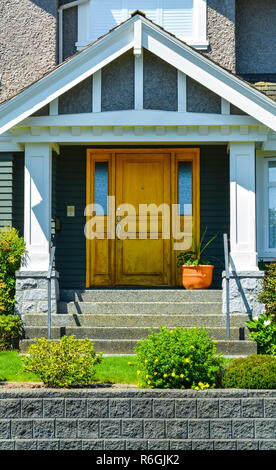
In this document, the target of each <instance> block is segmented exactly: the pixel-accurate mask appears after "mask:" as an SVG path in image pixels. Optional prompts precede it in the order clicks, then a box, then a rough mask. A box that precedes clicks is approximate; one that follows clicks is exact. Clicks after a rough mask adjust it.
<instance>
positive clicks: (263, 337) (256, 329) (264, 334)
mask: <svg viewBox="0 0 276 470" xmlns="http://www.w3.org/2000/svg"><path fill="white" fill-rule="evenodd" d="M245 324H246V325H247V326H248V328H249V330H250V335H249V337H250V339H251V340H252V341H256V343H257V352H258V354H272V355H274V356H275V355H276V323H275V322H273V321H272V317H271V315H267V314H263V315H260V316H259V317H258V318H256V319H254V320H250V321H246V322H245Z"/></svg>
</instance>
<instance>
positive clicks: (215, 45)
mask: <svg viewBox="0 0 276 470" xmlns="http://www.w3.org/2000/svg"><path fill="white" fill-rule="evenodd" d="M247 3H248V2H247ZM207 4H208V10H207V15H208V21H207V34H208V40H209V48H208V51H207V53H205V55H206V56H207V57H209V58H210V59H212V60H214V61H215V62H217V63H218V64H220V65H222V66H223V67H225V68H226V69H228V70H231V71H232V72H234V71H235V68H236V63H235V62H236V60H235V54H236V52H235V0H207Z"/></svg>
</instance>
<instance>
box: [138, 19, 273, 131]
mask: <svg viewBox="0 0 276 470" xmlns="http://www.w3.org/2000/svg"><path fill="white" fill-rule="evenodd" d="M142 22H143V35H142V45H143V47H145V48H146V49H148V50H149V51H150V52H152V53H153V54H155V55H157V56H158V57H159V58H160V59H162V60H164V61H166V62H167V63H169V64H170V65H172V66H173V67H175V68H176V69H178V70H180V71H181V72H183V73H185V74H186V75H188V76H189V77H191V78H193V79H194V80H196V81H197V82H199V83H201V84H202V85H203V86H205V87H206V88H208V89H210V90H211V91H213V92H214V93H216V94H217V95H219V96H221V98H223V99H225V100H227V101H229V102H230V103H232V104H233V105H235V106H237V107H238V108H240V109H241V110H243V111H244V112H246V113H247V114H249V115H250V116H253V117H254V118H255V119H257V120H258V121H260V122H262V123H263V124H265V125H266V126H268V127H269V128H271V129H273V130H275V131H276V103H274V102H273V101H272V100H271V99H269V98H267V97H266V96H265V95H263V94H262V93H260V92H259V91H258V90H256V89H254V88H253V87H252V86H250V85H248V84H247V83H245V82H243V81H242V80H241V79H239V78H238V77H235V76H234V75H233V74H231V73H230V72H228V71H226V70H224V69H223V68H221V67H220V66H218V65H216V64H215V63H213V62H212V61H210V60H209V59H207V58H206V57H204V56H203V55H201V54H200V53H198V52H196V51H194V50H193V49H192V48H190V47H189V46H187V45H185V44H183V43H181V41H179V40H177V39H176V38H174V37H172V36H170V35H169V34H168V33H166V32H165V31H163V30H160V28H158V27H157V26H155V25H153V24H151V23H149V22H148V21H146V20H145V18H143V19H142Z"/></svg>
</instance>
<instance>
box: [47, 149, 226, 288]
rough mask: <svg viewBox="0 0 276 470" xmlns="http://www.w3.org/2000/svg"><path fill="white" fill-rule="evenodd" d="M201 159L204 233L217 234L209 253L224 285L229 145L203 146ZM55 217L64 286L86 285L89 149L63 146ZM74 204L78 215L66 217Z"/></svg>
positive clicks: (216, 282)
mask: <svg viewBox="0 0 276 470" xmlns="http://www.w3.org/2000/svg"><path fill="white" fill-rule="evenodd" d="M200 151H201V158H200V167H201V170H200V176H201V183H200V204H201V232H203V231H204V229H205V227H208V231H207V235H206V238H207V239H208V237H212V236H213V235H215V234H217V238H216V240H215V241H214V242H213V243H212V245H210V247H209V248H208V250H207V252H206V258H208V257H209V258H210V261H211V262H212V263H214V265H215V271H214V282H213V285H212V287H213V288H217V289H219V288H221V273H222V271H223V269H224V266H223V262H224V256H223V243H222V234H223V233H224V232H225V231H226V232H227V233H228V234H229V217H230V215H229V214H230V209H229V163H228V155H227V149H226V146H202V147H201V149H200ZM56 181H57V184H56V216H57V217H58V218H59V219H60V221H61V232H60V233H57V234H56V245H57V255H56V262H57V270H58V271H59V273H60V287H61V288H84V287H85V262H86V255H85V237H84V226H85V217H84V209H85V203H86V148H85V147H79V146H72V147H61V152H60V155H59V156H58V157H57V167H56ZM67 205H70V206H75V208H76V216H75V217H73V218H69V217H67V216H66V206H67Z"/></svg>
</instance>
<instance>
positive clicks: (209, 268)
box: [177, 228, 216, 289]
mask: <svg viewBox="0 0 276 470" xmlns="http://www.w3.org/2000/svg"><path fill="white" fill-rule="evenodd" d="M206 231H207V228H206V229H205V231H204V233H203V235H202V237H201V239H200V241H199V242H197V240H196V237H195V236H193V248H192V250H190V251H184V252H181V253H179V255H178V256H177V266H178V267H181V276H182V285H183V287H185V288H186V289H208V287H210V285H211V284H212V280H213V269H214V266H213V265H212V264H211V263H210V261H208V260H206V259H203V258H202V254H203V252H204V251H205V250H206V248H207V246H209V245H210V243H211V242H212V241H213V240H214V239H215V238H216V235H215V236H213V237H212V238H211V239H210V240H209V241H207V242H206V243H204V238H205V235H206Z"/></svg>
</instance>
